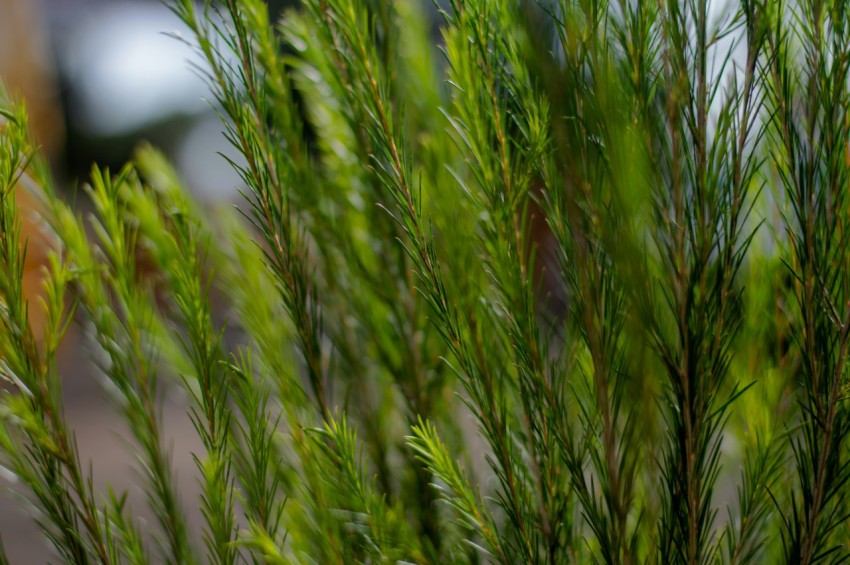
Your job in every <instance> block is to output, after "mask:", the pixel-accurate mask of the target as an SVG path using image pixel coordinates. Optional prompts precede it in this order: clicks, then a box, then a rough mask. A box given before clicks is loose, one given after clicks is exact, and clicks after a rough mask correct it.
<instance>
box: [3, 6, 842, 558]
mask: <svg viewBox="0 0 850 565" xmlns="http://www.w3.org/2000/svg"><path fill="white" fill-rule="evenodd" d="M712 6H713V4H710V3H709V2H707V0H688V1H686V2H678V1H675V0H670V1H668V2H661V3H646V2H627V1H625V0H623V1H613V2H605V1H601V0H600V1H597V0H586V1H585V0H582V1H579V2H570V1H568V0H559V1H545V0H538V1H534V2H532V1H511V2H503V1H500V0H453V1H452V2H451V4H450V6H447V7H446V9H445V11H444V12H442V17H443V25H442V27H441V31H442V38H441V40H440V42H439V45H440V46H441V49H440V52H441V53H442V57H439V56H437V50H436V49H435V45H434V41H432V39H431V38H430V36H429V30H428V28H427V26H425V25H424V24H423V18H422V15H421V14H420V12H419V8H420V5H419V3H418V2H416V1H414V0H396V1H394V2H380V1H370V0H305V2H304V3H303V6H302V7H301V8H300V9H299V10H297V11H292V12H289V13H287V14H286V15H285V17H284V18H283V20H282V21H281V22H280V23H279V24H275V22H271V21H269V15H268V11H267V8H266V5H265V3H263V2H261V1H260V0H225V1H223V2H221V3H220V4H219V5H217V6H212V5H209V4H202V5H199V4H196V3H195V2H192V1H189V0H179V1H174V2H172V3H171V7H172V9H173V11H174V13H175V15H176V17H178V18H180V19H181V20H182V21H183V22H184V23H186V24H187V25H188V26H189V28H190V29H191V31H192V32H193V37H192V38H190V39H187V40H186V41H188V42H189V43H190V44H191V45H193V46H194V47H195V48H197V49H198V51H199V52H200V53H201V54H202V55H203V57H204V59H205V60H206V62H207V66H206V67H204V68H203V69H199V70H200V72H202V73H204V74H205V76H206V78H207V79H208V81H209V83H210V85H211V87H212V90H213V92H214V94H215V98H216V102H217V107H218V108H219V110H220V112H221V114H222V118H223V127H224V128H225V131H226V135H227V137H228V139H229V140H230V142H231V143H232V144H233V146H234V147H235V148H236V149H237V150H238V151H239V153H240V154H241V160H240V161H238V162H233V163H231V164H232V165H233V166H234V167H235V168H236V169H237V170H238V171H239V173H240V175H241V177H242V180H243V181H244V185H245V187H246V189H245V206H244V207H243V208H242V210H243V211H242V213H241V215H240V214H237V213H233V212H228V211H220V210H215V211H210V210H207V209H203V208H202V207H199V206H198V205H197V204H196V203H195V202H193V201H192V199H191V198H190V197H189V196H188V193H187V192H185V191H184V190H183V188H182V187H181V183H180V180H179V178H178V177H177V175H176V174H175V173H174V172H173V170H172V169H171V168H170V167H169V165H168V163H167V162H166V160H165V159H164V158H163V157H162V156H161V155H159V154H158V153H157V152H156V151H155V150H153V149H151V148H149V147H145V148H142V149H140V150H139V152H138V154H137V157H136V159H135V160H134V162H133V163H132V164H131V165H128V167H127V168H125V169H123V170H122V171H120V172H119V173H118V174H115V173H110V172H109V171H104V170H100V169H97V168H95V170H94V171H93V173H92V178H91V182H90V184H89V185H88V189H87V192H88V194H89V196H90V198H91V200H92V203H93V205H94V213H93V215H92V218H91V219H90V222H89V227H88V228H87V226H86V225H85V223H84V222H83V220H82V219H80V218H79V217H78V216H77V215H76V214H75V212H74V211H73V210H72V209H71V208H70V207H69V206H68V205H67V204H66V203H64V202H63V201H62V200H61V199H60V198H59V197H58V196H57V195H56V193H55V192H54V191H53V188H52V185H51V181H50V179H49V176H48V175H47V174H46V172H45V169H44V167H43V166H42V165H41V164H40V163H39V161H38V159H37V157H36V156H35V153H34V151H33V148H32V146H31V145H30V143H29V141H28V139H27V135H26V114H25V112H24V110H23V109H22V108H20V107H17V108H15V107H14V106H10V109H9V110H4V111H3V112H2V117H0V188H2V193H0V195H2V202H0V273H3V275H2V276H0V299H2V304H3V307H2V309H0V324H2V328H3V331H2V334H0V357H1V358H2V359H3V360H4V362H3V364H2V366H0V374H2V376H3V378H4V380H6V381H7V382H8V383H9V385H10V387H11V390H10V391H8V392H6V393H4V394H3V396H2V400H0V415H2V418H3V423H4V426H3V427H2V429H0V461H2V463H3V465H4V467H6V468H7V469H8V470H9V471H10V472H11V473H12V474H14V475H15V476H16V477H17V478H18V479H19V482H20V484H21V485H22V488H23V490H24V491H25V492H26V494H27V495H28V496H29V497H30V498H31V499H32V501H33V502H34V503H35V504H36V506H37V508H38V510H39V514H38V516H39V518H38V519H39V524H40V526H41V527H42V529H43V531H44V533H45V534H46V535H47V537H48V539H49V540H50V542H51V544H52V545H53V547H54V549H55V550H56V552H57V553H58V555H59V557H60V558H61V559H63V560H65V561H68V562H73V563H89V562H99V563H116V562H125V561H127V562H130V563H148V562H152V561H153V562H168V563H195V562H210V563H241V562H270V563H301V562H315V563H349V562H369V563H371V562H417V563H418V562H422V563H438V562H442V561H449V562H482V561H485V562H500V563H537V562H541V563H542V562H547V563H563V562H573V561H582V562H583V561H603V562H606V563H637V562H646V561H649V562H659V563H690V564H695V563H708V562H712V563H714V562H723V563H759V562H765V561H785V562H788V563H806V564H809V563H814V562H824V561H828V562H833V561H834V562H840V561H843V560H846V559H847V558H848V556H850V529H848V528H847V526H846V524H847V518H848V516H850V510H848V506H847V503H846V502H845V501H844V498H845V497H844V496H843V495H844V493H845V492H846V489H847V479H848V478H850V466H848V462H850V458H848V445H847V439H848V435H849V434H850V425H848V423H850V420H848V412H847V410H848V406H847V403H846V397H845V391H846V387H847V375H848V368H847V366H846V360H847V356H848V343H850V340H848V336H850V320H849V319H848V304H850V286H848V285H850V275H848V273H847V268H846V267H847V265H846V263H847V256H848V253H847V251H848V250H847V241H848V239H847V238H848V237H850V234H846V233H845V223H846V221H847V218H848V217H850V216H848V214H850V209H848V205H847V199H846V197H845V192H846V190H847V185H848V180H850V178H848V167H850V158H848V141H847V140H848V133H850V132H848V128H850V117H848V104H850V96H848V95H850V87H848V68H850V49H848V47H850V44H848V39H850V35H848V34H850V30H849V29H848V24H847V21H848V18H847V13H846V12H847V4H846V2H842V1H839V0H836V1H834V2H822V1H820V0H800V1H792V0H787V1H777V2H773V1H770V2H768V1H764V2H759V1H756V0H741V2H740V3H739V5H737V6H735V9H734V10H733V11H729V12H722V11H719V10H716V9H712ZM715 8H716V7H715ZM721 12H722V13H721ZM21 190H26V191H29V192H33V193H34V194H36V195H37V196H38V197H39V198H40V200H41V202H42V203H43V207H44V210H45V213H44V216H45V219H46V221H47V222H48V223H49V225H50V229H51V230H52V232H54V233H55V234H56V236H57V237H58V240H59V241H60V242H61V249H60V250H59V251H58V252H57V253H55V254H54V255H53V256H52V259H51V261H50V266H49V269H48V270H49V276H48V277H47V282H46V286H45V292H44V299H43V300H42V301H40V303H39V304H35V303H33V302H32V301H29V302H28V301H27V299H26V298H25V296H24V292H23V290H22V285H21V280H22V277H23V261H24V257H25V255H24V254H25V249H26V245H25V241H23V240H22V236H21V228H20V224H21V222H20V218H19V212H18V210H17V208H16V206H15V194H16V192H17V191H21ZM213 226H216V229H213ZM139 256H144V257H146V258H148V259H150V261H151V262H152V263H153V264H154V265H155V269H154V270H153V274H150V273H148V274H147V275H144V276H143V275H142V273H140V272H139V270H138V265H137V259H138V257H139ZM212 289H215V290H216V292H217V293H219V294H221V295H222V296H224V298H225V300H226V302H227V305H228V307H229V309H230V311H231V312H233V314H232V316H231V319H230V320H229V321H228V324H229V326H230V327H237V328H239V329H240V330H241V331H242V333H243V334H244V341H243V342H241V343H240V344H233V343H231V341H230V340H227V339H225V338H224V334H223V329H224V326H223V325H222V324H221V323H220V322H219V321H218V317H217V316H216V315H215V314H216V312H215V308H214V306H213V301H212V300H211V290H212ZM34 308H43V309H44V311H45V312H46V320H47V323H46V324H45V325H46V327H45V329H44V332H43V335H34V333H33V330H32V328H31V326H30V324H29V323H28V310H32V309H34ZM74 320H86V321H87V323H86V324H84V329H85V331H86V332H88V333H89V334H90V337H91V339H92V344H94V347H95V348H96V353H97V354H98V355H99V356H100V357H99V359H100V360H101V362H100V368H101V370H102V372H103V374H104V375H105V376H106V377H107V381H108V383H109V388H110V390H111V392H112V393H113V394H114V397H115V401H116V402H115V406H116V409H118V410H119V411H120V412H121V414H122V415H123V417H124V418H125V419H126V421H127V422H128V424H129V429H130V430H131V432H132V434H133V440H134V445H135V446H136V447H137V449H138V457H139V461H140V466H141V469H142V475H141V476H142V478H143V480H144V484H143V487H144V490H145V493H146V494H147V497H148V504H149V506H150V508H151V510H152V511H153V515H154V516H155V518H156V522H157V524H156V526H157V527H156V528H154V529H153V531H152V532H151V533H148V532H147V531H145V532H143V531H142V528H141V526H140V524H139V523H138V519H137V517H136V514H135V513H134V511H133V509H132V508H130V507H129V506H128V505H127V503H126V497H125V495H124V494H123V493H114V492H111V491H110V492H107V493H106V494H104V493H100V492H96V491H95V489H94V487H93V486H92V482H91V478H90V476H89V473H87V472H86V470H85V469H86V465H85V463H84V462H82V461H80V459H79V456H78V455H77V452H76V449H75V446H74V439H73V432H72V431H71V430H70V429H69V428H68V426H67V424H66V423H65V420H64V417H63V409H62V400H61V390H62V382H61V379H60V371H59V369H58V367H57V366H56V351H57V348H58V346H59V344H60V342H61V341H62V338H63V336H64V334H65V332H66V331H67V329H68V327H69V325H70V324H72V323H74ZM160 373H162V374H161V375H160ZM160 377H161V378H160ZM163 386H166V387H183V388H184V389H185V390H186V391H188V393H189V399H190V400H189V407H188V409H189V410H190V415H191V418H192V422H193V423H194V425H195V428H196V430H197V433H198V434H199V436H200V438H201V440H202V443H203V447H204V451H203V452H201V453H197V454H195V457H196V462H197V468H198V469H197V470H198V477H199V480H200V485H201V494H200V497H201V498H200V501H198V502H197V503H198V504H199V505H200V507H201V509H202V514H203V524H202V542H203V545H202V546H200V545H199V544H198V543H197V542H196V540H195V539H194V537H193V535H192V534H191V528H190V525H189V524H188V522H187V519H186V517H185V515H184V513H183V509H182V507H181V502H180V499H181V496H180V493H179V492H177V489H176V487H175V484H174V481H173V477H172V475H173V472H172V470H171V462H170V457H169V453H168V450H167V449H166V448H165V447H164V445H163V439H162V430H161V429H160V428H161V422H160V417H159V411H158V406H157V401H158V398H159V396H158V391H159V390H160V389H161V387H163ZM476 437H477V438H480V439H481V440H483V442H482V441H476V439H475V438H476ZM183 503H190V501H187V500H183ZM0 556H2V547H0ZM0 562H3V558H2V557H0Z"/></svg>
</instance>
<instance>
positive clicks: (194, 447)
mask: <svg viewBox="0 0 850 565" xmlns="http://www.w3.org/2000/svg"><path fill="white" fill-rule="evenodd" d="M291 4H294V2H292V1H287V0H278V1H274V0H271V1H270V2H269V5H270V8H271V9H272V10H273V11H275V12H280V11H281V10H283V9H285V8H286V7H288V6H289V5H291ZM171 35H178V36H180V35H182V36H184V37H186V30H185V29H182V28H181V27H180V25H179V22H178V21H177V18H176V17H175V16H174V15H173V14H172V13H171V12H170V11H169V9H168V8H167V7H166V5H165V4H164V3H163V2H161V1H160V0H0V80H2V82H3V83H4V84H5V86H6V89H7V90H8V91H9V92H10V93H11V94H12V95H13V96H14V97H15V98H17V99H21V98H22V99H24V100H25V101H26V105H27V109H28V112H29V115H30V119H31V124H30V125H31V128H32V130H33V134H34V136H35V138H36V140H37V142H38V144H39V145H40V146H41V147H42V150H43V153H44V155H45V156H46V158H47V159H48V160H49V161H50V163H51V165H52V167H53V171H54V175H55V178H56V184H57V187H58V189H59V190H60V191H61V192H62V193H63V194H65V195H66V196H67V198H68V199H70V200H71V201H73V202H75V203H77V204H78V206H79V207H84V206H85V202H86V199H85V198H84V197H80V198H77V192H78V187H79V185H80V183H81V182H84V180H85V178H86V177H87V176H88V174H89V171H90V168H91V166H92V164H93V163H98V164H99V165H102V166H109V167H111V168H119V167H120V166H122V165H123V164H124V163H125V162H126V161H127V160H128V159H129V158H130V156H131V155H132V152H133V150H134V148H135V147H136V146H137V145H138V144H139V143H140V141H142V140H147V141H150V142H151V143H153V144H154V145H156V146H158V147H159V148H160V149H162V150H163V151H164V152H165V153H166V154H167V155H168V156H169V157H170V158H171V159H172V160H173V162H174V163H175V164H176V166H177V167H178V169H179V171H180V172H181V173H182V175H183V177H184V179H185V180H186V182H187V185H188V186H189V187H190V189H191V190H192V192H193V193H194V194H195V196H196V198H198V199H199V200H200V201H202V202H207V203H212V202H217V203H231V202H233V203H235V202H236V200H237V198H238V193H237V189H238V188H239V179H238V176H237V175H236V174H235V173H234V172H233V170H232V169H231V168H230V166H229V165H227V163H226V162H225V160H224V159H222V158H221V157H220V156H219V155H217V153H219V152H221V153H225V154H227V155H229V156H230V157H232V158H235V156H234V155H233V152H232V150H231V148H230V147H229V146H228V144H227V142H226V141H225V140H224V138H223V136H222V135H221V133H220V132H221V127H220V123H219V119H218V115H217V114H216V112H215V109H214V108H213V106H212V105H211V103H210V101H209V98H210V95H209V90H208V89H207V87H206V85H205V83H204V81H203V80H202V79H201V78H200V77H199V76H198V74H197V72H195V71H193V70H192V68H191V67H192V65H197V64H199V63H200V60H199V59H198V58H197V57H196V56H195V55H194V53H193V52H192V50H191V49H190V48H189V47H188V46H187V45H185V44H183V43H181V42H180V41H179V40H178V39H176V38H174V37H172V36H171ZM18 204H19V206H20V207H21V208H22V212H24V213H25V214H24V217H25V218H27V217H29V216H28V215H27V214H26V212H27V211H28V209H29V208H31V207H32V206H34V201H32V200H31V199H29V198H26V197H23V198H21V197H19V199H18ZM81 211H82V212H85V210H84V209H83V210H81ZM24 229H25V231H27V232H28V233H27V235H28V237H29V238H30V242H31V246H30V250H29V253H28V263H30V264H29V265H28V273H32V274H33V275H32V277H28V280H27V282H26V284H27V286H28V287H29V288H30V292H31V293H35V292H37V291H38V288H39V287H40V272H41V266H42V264H43V263H44V261H45V259H46V250H43V249H42V248H43V247H45V246H46V245H47V244H48V243H47V242H48V238H47V237H46V236H45V234H44V233H42V232H43V230H42V228H40V226H39V224H38V223H37V222H35V221H26V222H25V224H24ZM30 279H31V280H30ZM34 323H37V320H35V321H34ZM87 352H88V348H87V346H86V344H85V343H84V341H83V340H82V339H81V338H80V336H79V335H78V332H77V331H76V328H72V330H71V334H70V335H69V336H68V340H67V345H66V346H65V348H64V351H63V352H62V355H63V356H64V358H63V359H62V360H61V364H60V367H62V368H63V371H62V372H63V380H64V385H65V390H64V393H65V398H66V412H67V417H68V420H69V423H70V425H71V427H72V428H73V429H74V430H75V433H76V439H77V442H78V445H79V450H80V459H81V461H83V462H84V464H87V463H88V462H89V461H92V462H93V469H94V478H95V482H96V484H97V485H98V486H100V487H103V486H104V485H106V484H109V485H111V486H112V487H113V488H115V489H116V491H119V492H120V491H121V490H124V489H129V492H130V500H129V502H130V504H131V505H132V506H133V508H135V509H144V507H145V504H144V498H143V494H142V493H141V491H140V489H138V488H136V487H135V486H134V483H135V482H136V474H135V471H134V465H135V462H134V458H133V450H132V448H131V447H130V446H128V445H127V441H126V439H125V438H126V437H127V434H126V433H125V430H124V424H123V422H122V420H121V418H120V417H119V416H118V415H117V413H116V412H115V411H114V410H113V409H112V408H111V406H110V402H109V400H108V398H107V397H106V396H105V394H104V393H103V391H102V390H101V386H100V382H99V378H100V377H99V376H98V371H97V370H96V369H95V368H94V367H93V366H92V364H91V363H90V361H89V359H88V358H89V356H88V355H87ZM175 394H176V393H175ZM185 411H186V403H185V399H184V398H183V397H182V396H174V398H171V397H168V396H167V397H166V398H165V400H164V409H163V420H164V426H163V428H164V429H165V430H166V433H167V435H168V438H167V440H168V442H169V443H170V445H171V449H172V454H173V460H174V467H175V469H176V475H177V479H178V481H179V483H180V484H179V487H180V491H181V492H182V493H183V494H184V496H186V497H187V499H186V500H184V501H183V502H184V506H185V507H186V509H187V511H188V512H189V515H190V519H191V520H193V522H194V523H195V524H197V523H198V520H199V518H200V514H199V513H198V511H197V509H196V508H194V507H195V506H196V505H195V504H194V503H192V500H191V499H190V497H191V498H194V495H195V493H196V492H197V487H196V480H195V479H194V475H195V464H194V462H193V460H192V455H191V453H192V451H198V450H199V449H200V442H199V440H198V438H197V437H196V434H195V432H194V429H193V428H192V426H191V424H190V422H189V420H188V418H186V416H185ZM128 447H130V448H128ZM0 536H2V539H3V542H4V544H5V546H6V550H7V553H8V555H9V558H10V559H11V562H12V563H13V564H15V565H17V564H22V565H26V564H31V563H46V562H48V561H55V560H56V558H55V555H53V554H52V553H51V550H50V548H49V547H48V544H47V543H46V540H45V539H43V537H42V536H41V534H40V533H39V531H38V529H37V527H36V525H35V522H34V520H33V516H32V515H31V513H28V511H27V509H26V508H25V506H24V502H23V500H21V499H20V498H19V497H17V496H16V495H15V494H14V485H13V484H11V483H10V481H9V479H8V477H6V476H5V474H4V473H3V470H2V468H0Z"/></svg>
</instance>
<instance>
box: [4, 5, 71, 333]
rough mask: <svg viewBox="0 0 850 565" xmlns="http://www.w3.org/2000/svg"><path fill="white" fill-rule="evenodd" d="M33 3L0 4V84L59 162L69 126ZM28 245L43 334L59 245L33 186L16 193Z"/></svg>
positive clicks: (33, 314)
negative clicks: (49, 275) (50, 267)
mask: <svg viewBox="0 0 850 565" xmlns="http://www.w3.org/2000/svg"><path fill="white" fill-rule="evenodd" d="M38 7H39V2H34V1H32V0H0V16H1V17H0V80H2V82H3V84H4V85H5V88H6V90H7V91H8V92H9V93H10V94H11V96H12V97H13V98H14V99H16V100H18V99H22V100H24V102H25V104H26V108H27V113H28V115H29V119H30V128H31V131H32V135H33V138H34V140H35V142H36V143H37V145H38V147H39V150H40V152H41V154H42V155H43V156H44V157H46V158H47V159H49V160H52V159H55V158H56V157H57V155H58V154H59V152H60V151H61V150H62V145H63V138H64V127H63V123H64V122H63V119H62V115H61V110H60V106H59V104H58V97H57V93H56V78H55V72H54V68H53V65H52V62H51V60H50V56H49V48H48V44H47V37H46V33H45V28H44V21H43V19H42V17H41V14H40V13H39V10H38ZM15 199H16V204H17V207H18V212H19V214H20V218H21V225H22V231H23V233H22V241H25V242H27V256H26V262H25V272H24V281H23V282H24V293H25V297H26V298H27V300H28V301H29V315H30V323H31V325H32V327H33V332H34V333H35V335H36V337H40V336H41V335H42V331H43V327H44V322H45V315H44V308H43V307H42V305H41V301H40V300H39V297H40V296H41V295H42V293H43V285H44V278H45V269H46V267H47V261H48V257H49V253H50V250H51V249H53V248H55V242H54V241H53V239H52V238H51V237H50V235H49V234H48V231H47V229H46V226H45V223H44V222H43V220H42V219H41V213H40V210H39V206H38V201H37V200H36V198H35V196H34V195H33V194H32V193H31V192H29V190H28V188H27V187H23V186H19V187H17V189H16V194H15Z"/></svg>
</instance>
